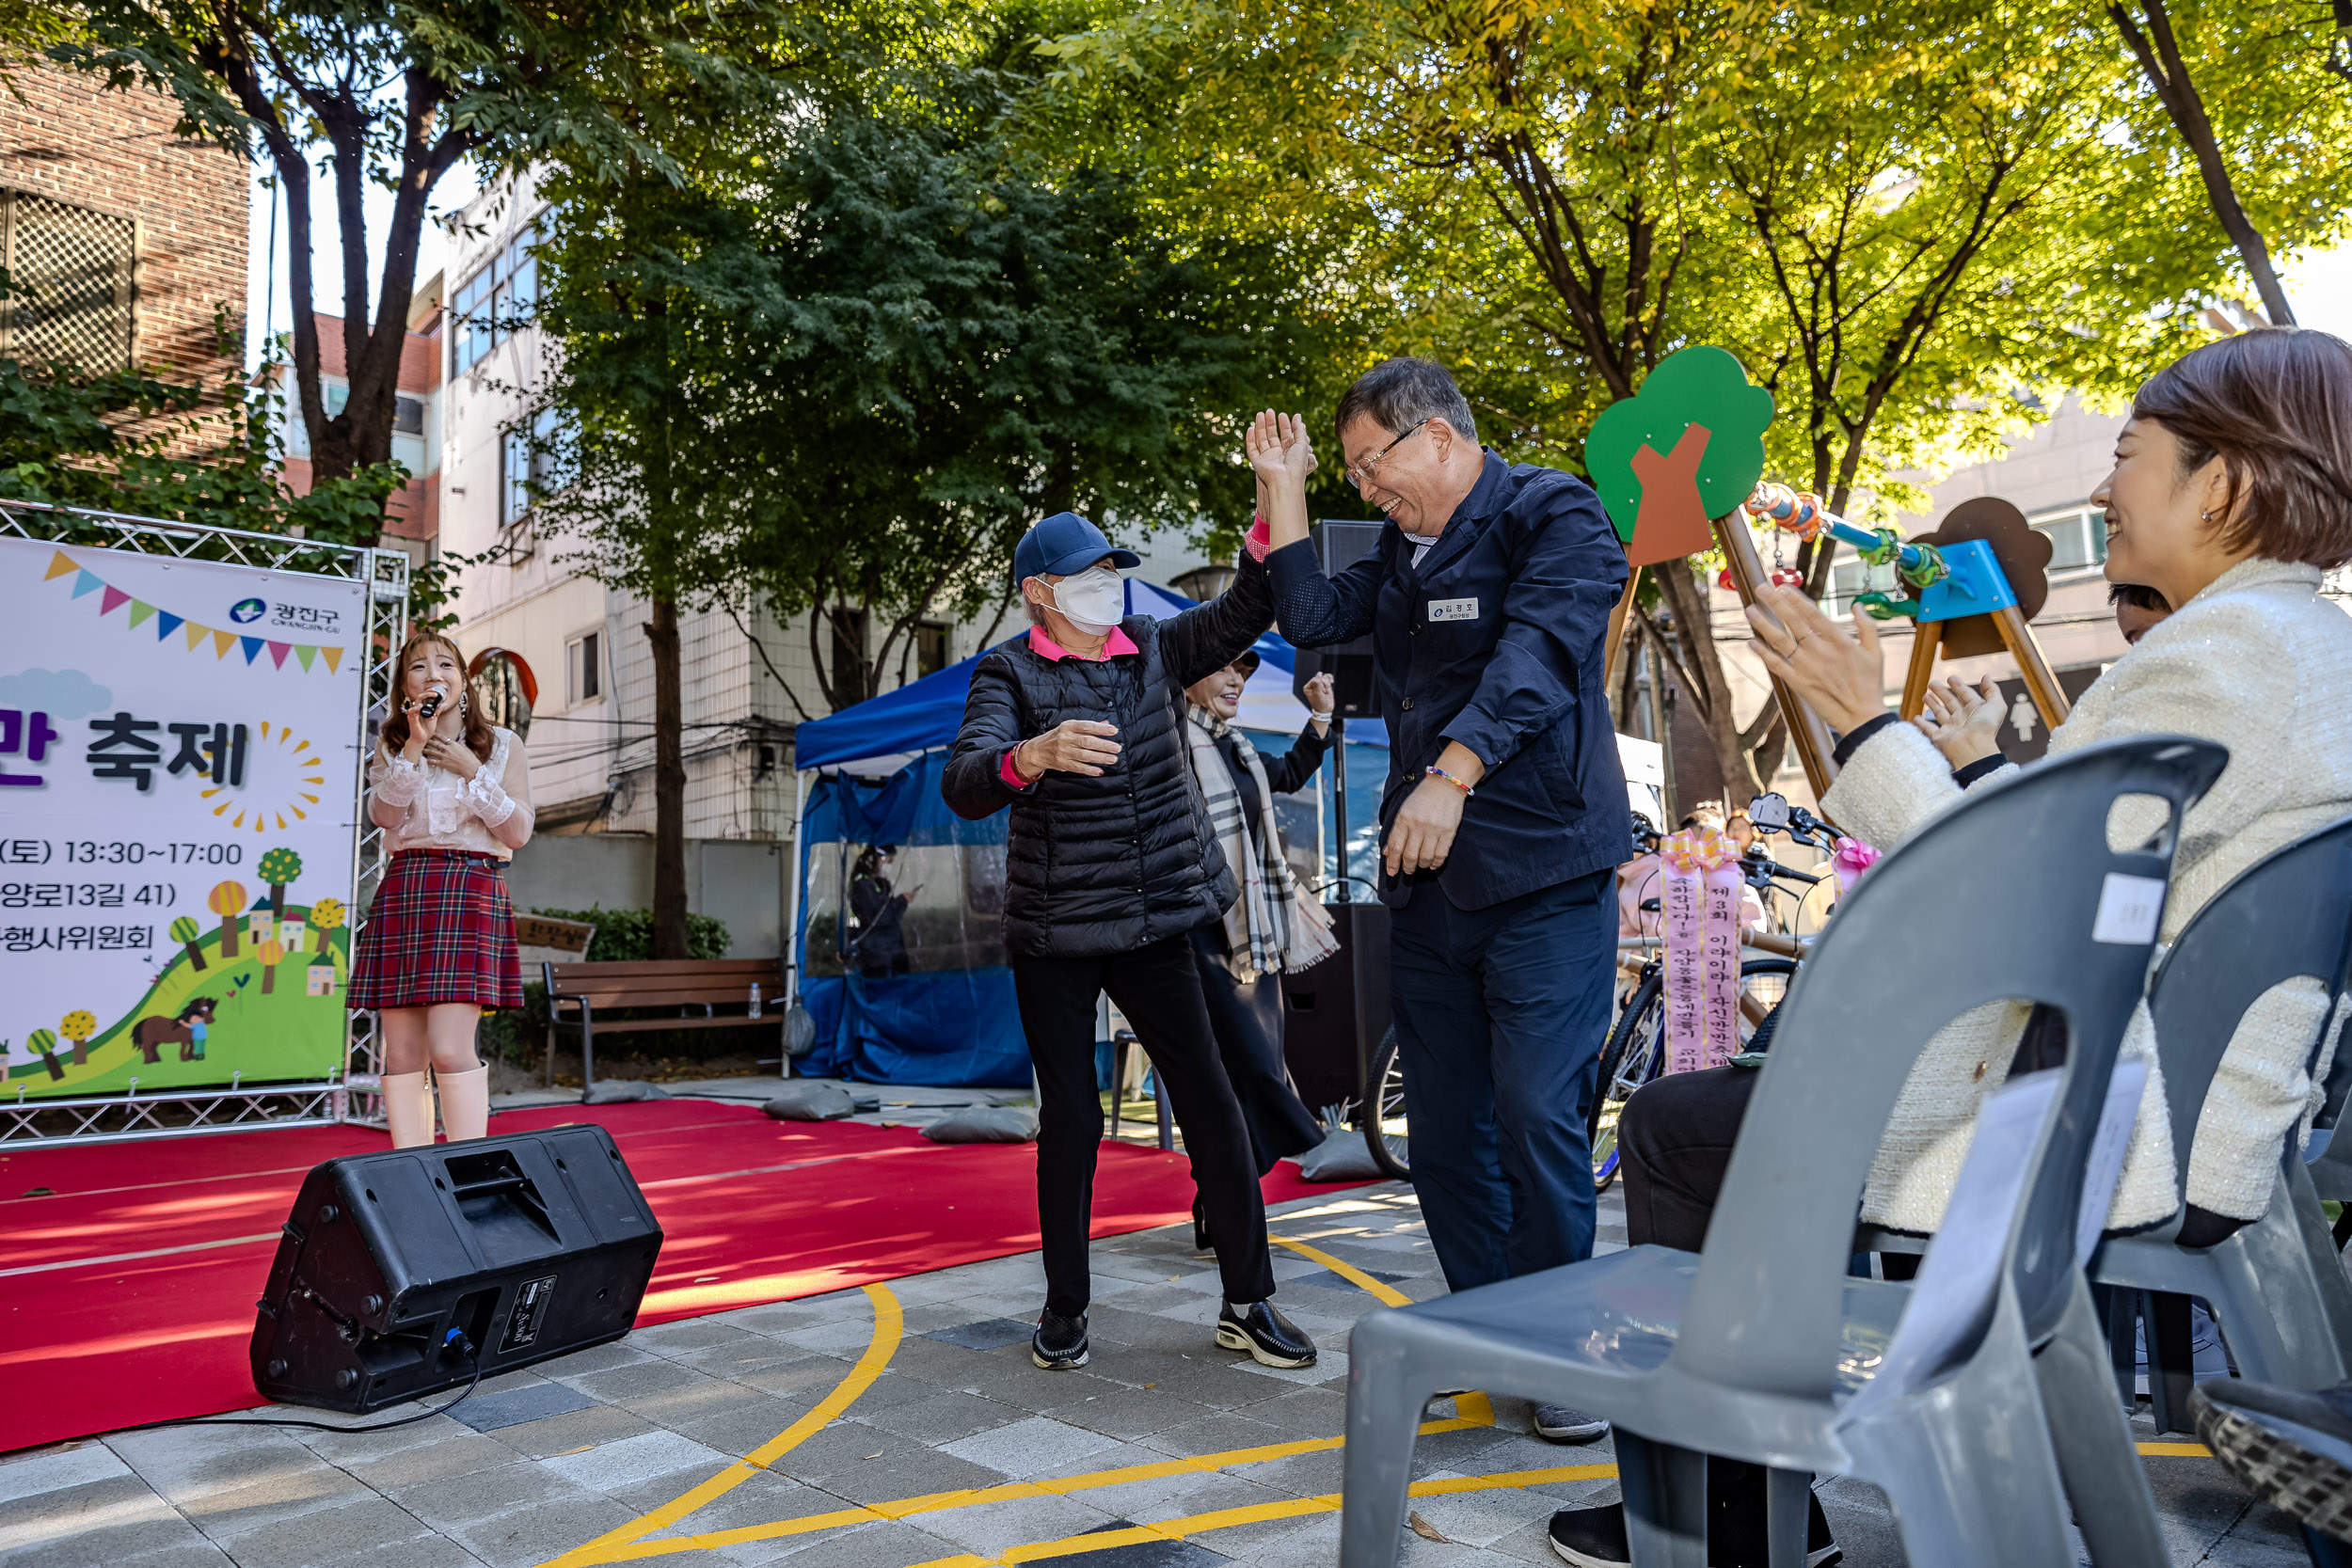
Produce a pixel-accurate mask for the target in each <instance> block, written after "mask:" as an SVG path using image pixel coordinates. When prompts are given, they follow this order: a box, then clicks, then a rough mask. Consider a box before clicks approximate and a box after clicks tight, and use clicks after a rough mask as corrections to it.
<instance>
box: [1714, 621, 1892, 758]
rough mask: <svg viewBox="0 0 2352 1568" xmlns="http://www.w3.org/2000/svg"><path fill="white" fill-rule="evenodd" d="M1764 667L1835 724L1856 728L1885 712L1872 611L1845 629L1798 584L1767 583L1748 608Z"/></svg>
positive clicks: (1844, 728)
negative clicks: (1796, 587) (1803, 592)
mask: <svg viewBox="0 0 2352 1568" xmlns="http://www.w3.org/2000/svg"><path fill="white" fill-rule="evenodd" d="M1747 614H1748V625H1749V626H1751V627H1753V628H1754V629H1755V632H1756V656H1757V657H1759V658H1761V659H1762V660H1763V661H1764V668H1765V669H1766V670H1767V671H1769V672H1771V673H1772V674H1775V675H1778V676H1779V677H1780V678H1781V679H1782V680H1784V681H1787V682H1788V684H1789V686H1790V687H1792V688H1794V689H1795V690H1796V693H1797V695H1798V696H1800V697H1803V698H1804V700H1805V701H1806V702H1808V703H1810V704H1812V705H1813V711H1814V712H1816V713H1818V714H1820V716H1821V718H1822V719H1823V720H1824V721H1826V722H1827V723H1828V724H1829V726H1830V728H1832V729H1834V730H1838V731H1841V732H1851V731H1852V730H1855V729H1858V728H1860V727H1861V726H1862V725H1864V724H1867V723H1868V722H1869V721H1871V720H1873V719H1875V718H1877V717H1878V716H1879V715H1880V714H1882V713H1884V712H1885V711H1886V689H1885V686H1884V684H1883V682H1884V669H1883V664H1882V663H1881V660H1880V657H1879V634H1878V628H1877V627H1876V626H1872V625H1871V624H1870V618H1869V617H1868V616H1867V615H1856V616H1854V617H1853V621H1852V626H1853V630H1852V631H1851V632H1847V631H1842V630H1840V629H1839V628H1838V626H1837V623H1836V622H1835V621H1832V620H1831V619H1830V618H1829V617H1828V616H1827V615H1824V614H1822V613H1821V607H1820V605H1817V604H1815V603H1814V602H1813V601H1812V600H1811V599H1809V598H1807V597H1805V595H1804V594H1802V593H1800V592H1799V591H1797V590H1796V589H1794V588H1785V587H1778V586H1770V585H1768V586H1766V587H1762V588H1759V589H1757V590H1756V603H1754V604H1752V605H1750V606H1748V610H1747Z"/></svg>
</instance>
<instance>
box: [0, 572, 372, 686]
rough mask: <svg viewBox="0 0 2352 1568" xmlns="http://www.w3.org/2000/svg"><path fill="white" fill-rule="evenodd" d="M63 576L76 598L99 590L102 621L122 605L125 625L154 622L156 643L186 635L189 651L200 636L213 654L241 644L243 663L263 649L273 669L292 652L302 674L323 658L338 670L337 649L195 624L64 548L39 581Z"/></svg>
mask: <svg viewBox="0 0 2352 1568" xmlns="http://www.w3.org/2000/svg"><path fill="white" fill-rule="evenodd" d="M68 576H71V577H72V578H73V593H72V597H74V598H77V599H79V598H84V597H87V595H89V594H98V596H99V597H98V613H99V617H100V618H101V619H102V620H103V618H104V617H106V616H108V615H112V614H113V613H114V612H115V611H116V610H118V609H119V608H120V607H121V606H123V605H126V604H127V605H129V606H130V607H131V613H130V616H129V617H128V623H129V625H130V626H145V625H146V624H147V623H148V622H149V621H153V622H154V623H155V641H158V642H165V641H170V638H171V634H172V633H173V632H175V631H176V632H179V633H181V634H182V635H183V637H184V638H185V639H186V642H185V647H186V650H187V651H188V652H190V653H194V652H195V651H196V650H197V649H199V648H200V647H202V646H203V645H204V640H205V639H206V638H208V637H209V638H211V639H212V641H213V657H215V658H227V657H229V650H230V649H231V648H239V647H241V648H243V649H244V650H245V661H246V663H247V664H251V663H252V662H253V661H254V660H255V659H256V658H259V657H261V654H262V649H263V648H267V649H268V650H269V657H270V664H271V666H272V667H273V668H275V669H278V670H283V669H284V668H285V667H286V656H287V655H288V654H292V655H293V656H294V662H295V663H297V664H299V665H300V666H301V667H302V669H303V670H304V671H305V672H306V673H307V672H308V671H309V670H310V668H311V666H312V665H313V664H314V663H316V662H317V661H318V660H319V659H320V658H322V657H323V658H325V659H326V670H327V673H329V674H337V673H341V672H342V661H343V650H342V648H339V647H335V646H333V645H331V644H323V643H317V642H278V641H271V640H269V639H267V638H262V637H246V636H243V635H241V634H239V633H237V632H233V631H222V630H220V629H219V628H218V627H216V626H199V625H198V624H197V623H196V622H194V621H191V620H189V619H188V618H187V617H186V616H184V615H174V614H173V613H172V612H171V611H170V610H166V609H164V608H163V607H162V606H160V605H151V604H149V603H147V602H146V601H145V600H143V599H136V598H134V597H132V596H131V595H130V594H127V593H125V592H124V591H123V590H121V589H119V588H117V587H116V586H114V584H112V583H110V582H108V581H106V580H105V579H104V578H101V577H99V576H98V574H96V573H95V572H92V571H91V570H89V569H88V568H87V567H86V566H84V565H83V564H82V563H81V562H77V561H75V560H74V559H73V558H72V556H69V555H67V554H66V553H65V551H63V550H59V551H57V552H56V554H55V555H53V556H52V557H51V558H50V561H49V570H48V571H47V572H45V573H43V574H42V576H41V580H42V581H43V582H55V581H56V579H57V578H62V577H68Z"/></svg>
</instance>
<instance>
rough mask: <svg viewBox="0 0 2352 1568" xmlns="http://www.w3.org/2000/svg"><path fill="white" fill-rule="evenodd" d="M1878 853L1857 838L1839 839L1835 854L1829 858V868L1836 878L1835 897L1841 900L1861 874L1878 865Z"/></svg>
mask: <svg viewBox="0 0 2352 1568" xmlns="http://www.w3.org/2000/svg"><path fill="white" fill-rule="evenodd" d="M1878 863H1879V852H1878V851H1877V850H1876V849H1874V848H1872V847H1870V846H1868V845H1867V844H1865V843H1863V842H1862V841H1861V840H1860V839H1858V838H1841V839H1839V840H1838V841H1837V852H1836V854H1834V855H1832V856H1831V857H1830V861H1829V868H1830V870H1831V872H1832V873H1833V874H1834V875H1836V878H1837V896H1839V897H1840V898H1843V897H1844V896H1845V895H1848V894H1849V893H1851V892H1852V891H1853V885H1854V883H1856V882H1858V881H1860V880H1862V874H1863V873H1864V872H1865V871H1867V870H1869V869H1870V867H1872V866H1874V865H1876V864H1878Z"/></svg>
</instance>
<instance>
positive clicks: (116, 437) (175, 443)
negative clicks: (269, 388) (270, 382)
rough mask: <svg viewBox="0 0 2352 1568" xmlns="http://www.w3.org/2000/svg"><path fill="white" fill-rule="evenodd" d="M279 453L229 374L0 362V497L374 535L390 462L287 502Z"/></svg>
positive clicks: (323, 535)
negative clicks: (188, 376) (199, 379)
mask: <svg viewBox="0 0 2352 1568" xmlns="http://www.w3.org/2000/svg"><path fill="white" fill-rule="evenodd" d="M5 292H6V291H5V287H4V286H0V297H4V296H5ZM231 352H232V354H233V344H232V345H231ZM279 446H280V443H279V440H278V431H277V424H276V421H275V420H274V419H273V418H272V409H271V406H270V402H269V399H268V398H267V396H266V395H265V394H264V393H263V392H262V389H261V388H258V387H256V386H255V385H254V384H253V382H251V381H250V380H248V379H247V378H246V376H245V375H243V374H242V373H240V372H230V374H228V375H226V376H224V377H222V379H221V381H220V383H219V385H218V386H217V387H215V388H207V387H205V386H203V385H200V384H199V383H194V382H183V381H174V380H168V379H166V378H165V376H164V374H163V373H162V372H155V371H118V372H110V373H107V374H103V375H98V376H85V375H84V374H83V373H82V372H80V371H79V370H77V369H76V368H75V367H73V366H72V365H62V364H59V365H46V366H41V367H38V368H36V367H29V366H25V365H21V364H19V363H17V362H16V361H15V360H12V359H0V498H6V499H15V500H28V501H44V502H47V503H49V504H50V505H53V506H77V507H89V508H92V509H95V510H99V511H110V512H128V513H133V514H135V515H140V516H147V517H162V518H166V519H168V520H170V521H173V522H185V523H200V524H203V525H205V526H207V527H211V528H226V529H239V530H244V531H248V532H255V533H294V532H297V531H298V532H300V533H301V534H302V535H303V536H304V537H306V538H310V539H318V540H322V541H326V542H329V543H337V544H342V543H351V542H356V541H359V540H364V539H370V538H373V535H374V532H375V530H376V528H377V525H378V519H379V518H380V517H381V516H382V515H383V508H384V499H385V498H386V497H387V496H389V494H390V493H391V492H392V491H393V490H394V489H397V488H398V487H399V484H400V481H401V470H400V469H399V468H398V467H395V466H393V465H391V464H389V463H386V464H378V465H375V466H373V467H369V468H365V469H361V470H359V471H358V472H356V473H350V474H345V475H344V476H342V478H339V479H326V480H322V481H320V482H319V483H317V484H316V485H315V486H314V487H313V488H312V489H311V491H310V494H309V495H307V496H295V495H294V494H292V493H291V492H289V491H288V490H287V489H286V487H285V485H284V483H282V482H281V480H280V477H279V463H280V459H281V456H282V453H281V452H280V451H279ZM94 529H95V525H93V530H94ZM73 536H74V535H72V533H69V534H68V535H67V537H73ZM92 536H93V537H96V536H97V534H96V533H95V531H94V532H93V535H92Z"/></svg>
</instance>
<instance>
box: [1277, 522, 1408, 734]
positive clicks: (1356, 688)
mask: <svg viewBox="0 0 2352 1568" xmlns="http://www.w3.org/2000/svg"><path fill="white" fill-rule="evenodd" d="M1386 527H1388V525H1387V524H1386V523H1379V522H1369V523H1366V522H1352V521H1347V520H1344V519H1342V518H1338V517H1330V518H1326V519H1325V520H1324V521H1322V522H1320V523H1317V524H1316V525H1315V527H1314V545H1315V559H1316V560H1317V561H1318V562H1320V563H1321V565H1322V567H1323V575H1324V576H1326V577H1336V576H1338V575H1339V574H1340V573H1342V572H1343V571H1345V570H1346V569H1347V568H1348V567H1350V566H1353V565H1354V564H1356V562H1359V561H1361V560H1362V559H1363V558H1364V557H1366V556H1368V555H1370V554H1371V553H1372V552H1373V551H1374V550H1375V549H1377V548H1379V547H1380V531H1381V530H1382V529H1384V528H1386ZM1325 671H1328V672H1330V674H1331V695H1332V699H1333V702H1334V704H1335V705H1337V707H1338V709H1339V714H1340V717H1341V718H1343V719H1377V718H1379V717H1380V694H1379V689H1378V688H1377V687H1376V686H1375V684H1374V682H1373V678H1372V639H1371V638H1369V637H1359V638H1357V639H1356V640H1355V641H1352V642H1342V643H1340V644H1339V645H1337V646H1336V647H1329V648H1301V649H1299V650H1298V657H1297V658H1296V660H1295V662H1294V663H1293V665H1292V667H1291V691H1292V694H1293V695H1298V694H1299V693H1301V692H1303V691H1304V690H1305V689H1306V685H1307V683H1308V682H1309V681H1310V680H1311V679H1313V678H1314V677H1315V676H1316V675H1318V674H1321V673H1324V672H1325ZM1299 701H1301V702H1304V701H1306V698H1305V697H1304V696H1299Z"/></svg>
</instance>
